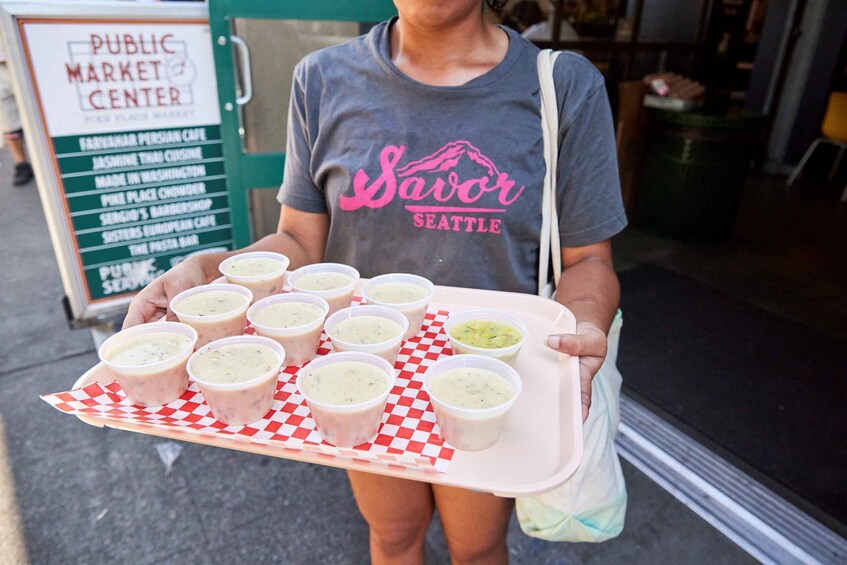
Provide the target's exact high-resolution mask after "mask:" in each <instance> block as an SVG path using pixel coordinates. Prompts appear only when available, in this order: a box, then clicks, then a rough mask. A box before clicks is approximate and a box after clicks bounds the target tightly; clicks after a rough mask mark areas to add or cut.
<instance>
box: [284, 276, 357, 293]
mask: <svg viewBox="0 0 847 565" xmlns="http://www.w3.org/2000/svg"><path fill="white" fill-rule="evenodd" d="M292 284H293V286H296V287H297V288H300V289H303V290H335V289H336V288H344V287H345V286H348V285H351V284H353V277H351V276H350V275H345V274H344V273H308V274H306V275H303V276H302V277H300V278H298V279H297V280H296V281H294V282H293V283H292Z"/></svg>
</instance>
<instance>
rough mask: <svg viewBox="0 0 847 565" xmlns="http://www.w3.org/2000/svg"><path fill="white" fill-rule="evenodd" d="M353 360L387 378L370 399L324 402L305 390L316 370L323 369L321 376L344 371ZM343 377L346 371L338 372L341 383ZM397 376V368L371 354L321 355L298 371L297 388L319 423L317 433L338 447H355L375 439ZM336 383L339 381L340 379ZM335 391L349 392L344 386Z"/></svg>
mask: <svg viewBox="0 0 847 565" xmlns="http://www.w3.org/2000/svg"><path fill="white" fill-rule="evenodd" d="M351 363H357V364H358V363H364V364H366V365H369V366H371V367H374V368H376V370H377V371H378V372H379V373H380V374H381V375H382V376H385V377H386V380H385V381H384V382H383V384H382V386H381V387H379V388H374V389H373V390H372V398H370V399H369V400H365V401H362V402H355V403H333V402H327V401H321V400H319V399H316V398H314V397H313V396H310V395H309V394H307V393H306V392H304V390H303V389H304V386H305V387H306V388H307V389H308V388H309V384H310V383H309V382H308V381H309V380H310V379H312V378H314V374H315V372H317V371H319V370H321V373H323V375H322V376H323V377H324V378H327V375H328V373H326V371H330V370H332V369H333V368H335V369H338V370H339V371H343V370H344V369H345V365H346V366H347V367H349V366H350V365H349V364H351ZM344 378H347V377H346V374H345V373H341V374H340V375H339V380H340V382H343V380H342V379H344ZM396 378H397V376H396V374H395V372H394V368H393V367H392V366H391V364H390V363H388V361H386V360H385V359H383V358H382V357H377V356H376V355H372V354H370V353H356V352H346V353H333V354H332V355H325V356H323V357H318V358H317V359H315V360H314V361H311V362H310V363H308V364H306V365H305V366H304V367H303V368H302V369H300V370H299V371H298V372H297V390H298V391H299V392H300V394H301V395H303V398H305V399H306V404H308V406H309V411H310V412H311V413H312V418H314V420H315V424H317V427H318V432H320V434H321V436H323V438H324V440H326V442H327V443H331V444H332V445H335V446H337V447H353V446H356V445H361V444H363V443H366V442H369V441H372V440H373V439H374V437H375V436H376V434H377V432H378V431H379V426H380V423H381V422H382V414H383V412H384V411H385V402H386V400H388V394H389V393H390V392H391V389H392V388H394V382H395V380H396ZM380 380H381V379H380ZM333 384H338V382H334V383H333ZM340 388H341V387H340ZM333 392H335V393H336V394H338V393H340V394H342V396H343V393H345V392H346V391H344V390H343V389H342V390H335V391H333Z"/></svg>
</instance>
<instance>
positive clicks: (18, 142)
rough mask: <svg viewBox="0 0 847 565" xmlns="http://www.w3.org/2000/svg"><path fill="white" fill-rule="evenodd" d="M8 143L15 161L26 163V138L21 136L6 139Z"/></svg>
mask: <svg viewBox="0 0 847 565" xmlns="http://www.w3.org/2000/svg"><path fill="white" fill-rule="evenodd" d="M6 145H8V146H9V153H11V154H12V158H13V159H14V160H15V163H26V149H24V140H23V139H21V138H17V139H8V138H7V139H6Z"/></svg>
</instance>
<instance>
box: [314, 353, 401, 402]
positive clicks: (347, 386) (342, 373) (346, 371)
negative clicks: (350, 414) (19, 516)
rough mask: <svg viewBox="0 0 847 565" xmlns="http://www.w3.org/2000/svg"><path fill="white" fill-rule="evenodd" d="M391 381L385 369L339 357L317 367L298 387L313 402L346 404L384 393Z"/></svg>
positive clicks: (363, 400)
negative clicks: (337, 361)
mask: <svg viewBox="0 0 847 565" xmlns="http://www.w3.org/2000/svg"><path fill="white" fill-rule="evenodd" d="M390 383H391V381H389V380H388V376H387V375H386V374H385V373H384V372H382V371H381V370H379V369H378V368H377V367H375V366H373V365H371V364H369V363H362V362H360V361H342V362H340V363H333V364H331V365H327V366H326V367H321V368H320V369H318V370H316V371H315V372H314V373H312V374H310V375H309V376H308V377H306V378H305V379H303V380H302V381H301V383H300V387H301V388H302V390H303V393H304V394H306V396H308V397H309V398H311V399H312V400H315V401H316V402H321V403H323V404H332V405H335V406H349V405H351V404H359V403H361V402H367V401H368V400H373V399H374V398H377V397H379V396H380V395H382V394H385V391H386V389H387V388H388V386H389V384H390Z"/></svg>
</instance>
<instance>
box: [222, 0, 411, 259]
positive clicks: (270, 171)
mask: <svg viewBox="0 0 847 565" xmlns="http://www.w3.org/2000/svg"><path fill="white" fill-rule="evenodd" d="M396 13H397V12H396V9H395V8H394V4H393V2H392V1H391V0H209V27H210V28H211V32H212V52H213V53H214V57H215V75H216V78H217V85H218V104H219V105H220V113H221V137H222V138H223V155H224V167H225V169H226V175H227V187H228V190H229V201H230V210H231V212H230V213H231V216H232V224H233V227H232V232H233V237H234V239H235V246H236V247H244V246H246V245H249V244H250V243H251V241H252V236H251V229H250V211H249V206H248V202H247V195H248V191H249V190H251V189H254V188H269V187H278V186H279V185H280V183H281V182H282V172H283V168H284V166H285V153H283V152H273V153H245V152H244V148H243V147H242V144H241V137H240V135H239V128H240V127H241V124H240V123H239V121H240V120H239V113H238V105H237V103H236V97H237V94H236V87H237V85H236V80H235V57H234V55H233V48H232V47H233V46H232V43H233V42H232V41H231V39H230V37H231V36H232V22H233V20H234V19H235V18H254V19H284V20H330V21H355V22H379V21H383V20H386V19H388V18H390V17H391V16H393V15H395V14H396Z"/></svg>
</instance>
